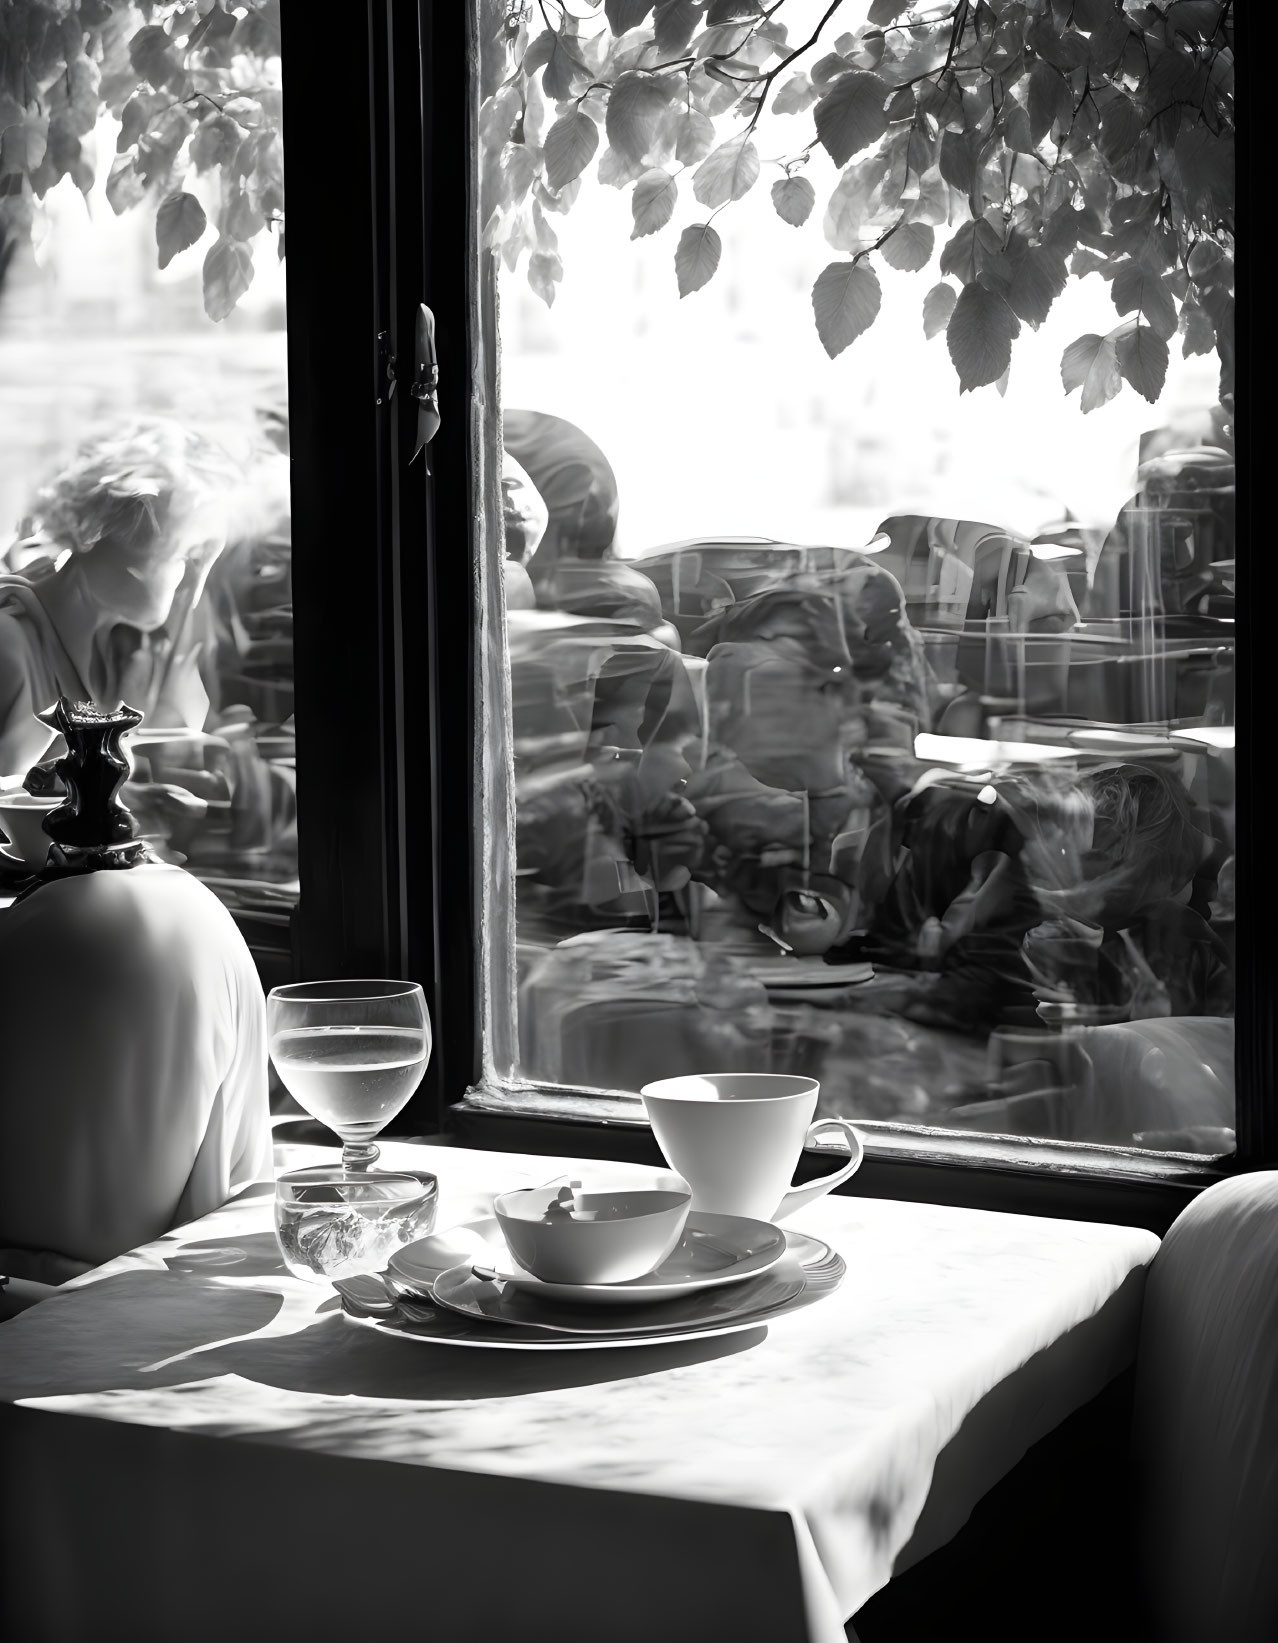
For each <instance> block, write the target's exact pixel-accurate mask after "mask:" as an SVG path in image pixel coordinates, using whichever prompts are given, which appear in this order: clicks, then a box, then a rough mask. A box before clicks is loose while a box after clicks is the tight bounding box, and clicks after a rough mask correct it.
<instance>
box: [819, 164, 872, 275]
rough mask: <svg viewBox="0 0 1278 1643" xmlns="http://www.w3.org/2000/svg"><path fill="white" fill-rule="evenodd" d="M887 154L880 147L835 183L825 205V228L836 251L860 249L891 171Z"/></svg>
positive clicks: (869, 235) (848, 169)
mask: <svg viewBox="0 0 1278 1643" xmlns="http://www.w3.org/2000/svg"><path fill="white" fill-rule="evenodd" d="M887 167H888V160H887V156H886V155H885V154H884V153H883V152H882V151H881V150H880V151H879V152H878V153H877V154H871V155H870V156H869V157H868V158H866V159H864V160H859V161H857V163H856V164H855V165H850V166H848V168H847V169H846V170H845V171H844V173H843V175H842V176H841V177H840V178H839V180H838V182H837V183H836V184H835V187H834V192H833V193H832V194H831V195H830V201H829V204H828V205H827V206H826V208H825V220H824V223H823V224H822V227H823V229H824V232H825V237H826V239H827V240H828V241H829V242H830V244H831V245H832V246H833V247H834V248H835V250H836V251H860V250H862V249H863V241H865V240H866V239H867V238H871V237H873V236H872V235H871V234H868V233H867V230H868V229H870V228H871V227H872V225H873V217H874V212H873V205H872V201H873V199H874V197H875V193H876V190H877V189H878V187H879V185H880V184H881V183H882V181H883V178H884V176H885V174H886V172H887Z"/></svg>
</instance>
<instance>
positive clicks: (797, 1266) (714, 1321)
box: [342, 1231, 847, 1352]
mask: <svg viewBox="0 0 1278 1643" xmlns="http://www.w3.org/2000/svg"><path fill="white" fill-rule="evenodd" d="M786 1243H787V1246H788V1248H787V1252H786V1256H785V1258H784V1260H782V1261H781V1262H779V1263H778V1264H777V1266H775V1267H774V1268H772V1270H771V1271H769V1272H766V1273H763V1274H761V1275H760V1276H759V1277H758V1278H755V1279H752V1280H750V1281H749V1282H748V1283H745V1284H742V1285H741V1286H740V1287H736V1286H734V1287H732V1288H729V1289H719V1290H711V1291H710V1292H709V1293H708V1294H704V1295H689V1296H687V1297H686V1298H685V1299H684V1300H682V1301H679V1302H676V1303H674V1309H675V1311H676V1312H677V1315H678V1318H679V1321H678V1322H676V1323H671V1322H669V1321H668V1320H669V1318H670V1316H671V1310H672V1309H671V1303H669V1302H667V1303H665V1304H663V1305H662V1306H660V1307H650V1308H645V1310H646V1311H647V1312H648V1313H649V1315H650V1318H651V1320H652V1321H651V1322H649V1323H647V1324H646V1325H645V1326H644V1332H643V1333H629V1332H626V1331H627V1330H628V1329H629V1327H630V1326H629V1323H627V1325H626V1326H625V1328H624V1329H622V1330H618V1329H611V1328H608V1327H607V1326H606V1325H605V1326H603V1327H598V1326H597V1327H596V1328H595V1330H594V1331H593V1332H591V1333H580V1334H578V1333H576V1332H575V1331H574V1332H572V1333H560V1332H559V1330H558V1328H557V1327H556V1326H555V1325H553V1324H547V1323H546V1322H540V1323H538V1324H535V1325H534V1324H529V1325H524V1324H519V1323H514V1322H510V1323H507V1322H504V1321H503V1322H499V1323H493V1322H490V1321H489V1320H488V1319H487V1318H485V1317H482V1316H478V1317H471V1316H468V1315H466V1314H465V1313H462V1312H456V1311H452V1310H450V1309H447V1308H445V1307H442V1306H434V1307H428V1306H427V1305H425V1304H424V1303H422V1302H417V1303H415V1304H414V1306H413V1317H412V1319H411V1321H409V1320H407V1319H405V1320H399V1319H386V1318H378V1317H368V1316H365V1315H363V1314H362V1313H361V1312H360V1311H359V1310H358V1309H357V1308H356V1307H355V1306H354V1305H353V1304H352V1303H351V1302H350V1301H348V1300H347V1299H346V1298H345V1297H343V1300H342V1310H343V1312H344V1314H345V1315H346V1317H347V1318H348V1319H349V1320H350V1322H351V1323H354V1324H359V1325H360V1326H361V1327H362V1328H364V1329H375V1330H377V1331H378V1332H379V1333H381V1334H383V1335H398V1336H399V1337H400V1338H401V1339H403V1340H408V1341H419V1342H422V1343H424V1344H425V1345H427V1346H471V1347H488V1348H493V1349H496V1350H498V1351H507V1352H510V1351H513V1352H564V1351H569V1352H571V1351H599V1350H602V1349H605V1348H609V1347H623V1346H659V1345H669V1344H670V1343H671V1342H672V1341H695V1340H702V1339H704V1338H706V1337H707V1336H711V1335H731V1334H736V1333H738V1332H739V1331H741V1330H745V1329H757V1328H758V1327H759V1326H760V1325H763V1324H768V1323H772V1322H773V1321H774V1320H775V1319H777V1318H780V1317H783V1316H784V1315H785V1314H786V1313H789V1312H795V1311H797V1310H798V1309H799V1308H800V1307H805V1306H811V1305H812V1303H813V1301H818V1300H820V1299H821V1297H822V1296H823V1295H828V1294H830V1293H831V1292H832V1291H833V1290H835V1289H837V1288H838V1286H839V1284H840V1283H841V1282H842V1279H843V1274H844V1273H845V1272H846V1271H847V1267H846V1266H845V1264H844V1261H843V1257H842V1256H841V1255H839V1254H837V1253H836V1252H835V1251H834V1250H832V1249H831V1248H830V1246H829V1245H828V1244H825V1243H822V1242H821V1240H820V1239H819V1238H809V1237H808V1236H807V1235H806V1234H805V1233H802V1232H793V1231H791V1232H787V1233H786ZM797 1279H801V1280H802V1282H796V1280H797ZM515 1302H517V1303H518V1304H520V1305H523V1306H527V1307H529V1308H530V1309H531V1315H536V1313H537V1307H536V1303H535V1302H532V1301H531V1300H530V1298H529V1297H528V1296H527V1295H519V1296H517V1297H514V1298H513V1301H512V1304H514V1303H515ZM554 1310H555V1312H556V1313H558V1312H560V1311H562V1309H561V1308H558V1307H557V1308H555V1309H554ZM548 1313H549V1309H545V1311H544V1312H543V1313H542V1316H543V1318H544V1317H546V1316H547V1315H548ZM659 1315H660V1316H661V1317H662V1319H663V1320H665V1321H662V1322H660V1323H658V1321H657V1319H658V1316H659Z"/></svg>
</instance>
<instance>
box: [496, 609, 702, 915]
mask: <svg viewBox="0 0 1278 1643" xmlns="http://www.w3.org/2000/svg"><path fill="white" fill-rule="evenodd" d="M509 639H510V658H511V681H512V703H513V714H514V724H513V729H514V743H515V780H516V801H517V816H518V820H517V859H518V864H519V871H520V874H521V892H522V894H523V903H524V906H526V907H527V908H528V910H529V912H530V913H531V911H532V909H533V908H534V907H536V908H537V909H538V910H539V911H540V912H541V914H543V915H544V916H545V917H546V918H548V919H549V920H550V921H551V923H552V924H554V925H556V926H557V927H558V928H559V930H560V933H563V932H564V931H567V930H571V929H588V928H592V927H594V926H596V925H598V924H600V923H623V924H624V923H629V922H637V923H639V924H641V925H647V926H651V924H652V923H653V922H654V921H655V918H656V916H657V907H656V900H657V898H658V897H659V896H660V895H661V894H663V893H673V892H674V891H676V890H682V889H684V888H685V887H686V885H687V883H688V881H689V878H690V871H689V868H690V864H691V863H693V862H695V861H696V859H697V858H698V857H699V855H700V849H701V838H702V834H703V831H704V829H703V828H702V827H701V825H700V824H699V823H698V821H697V819H696V816H695V814H694V813H693V811H692V807H691V805H689V804H688V802H687V800H686V799H685V798H684V797H683V796H682V788H683V785H684V783H685V782H686V780H687V778H688V776H689V774H690V773H691V770H692V768H693V766H694V765H695V764H697V763H699V762H700V758H701V748H702V723H701V712H700V708H699V705H698V696H697V691H696V688H695V686H694V684H693V682H692V680H691V678H690V676H689V673H688V669H687V668H686V667H685V666H684V663H683V659H682V658H681V657H680V656H679V655H678V654H677V652H674V651H672V650H671V649H670V648H669V647H668V646H667V645H664V644H662V643H661V642H660V640H658V639H655V638H653V637H651V636H650V635H648V634H645V633H637V632H635V631H634V630H633V629H632V628H630V627H629V626H628V625H626V624H623V623H617V622H607V621H591V620H589V619H587V618H584V617H580V616H572V615H564V614H560V613H552V612H549V611H517V612H512V613H511V615H510V617H509Z"/></svg>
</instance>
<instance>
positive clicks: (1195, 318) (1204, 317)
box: [1180, 302, 1216, 359]
mask: <svg viewBox="0 0 1278 1643" xmlns="http://www.w3.org/2000/svg"><path fill="white" fill-rule="evenodd" d="M1180 330H1181V334H1182V336H1183V337H1184V341H1183V342H1182V344H1181V353H1182V354H1183V355H1184V357H1185V358H1186V359H1189V358H1191V357H1192V356H1193V355H1194V354H1210V353H1211V351H1212V349H1213V348H1214V347H1215V346H1216V327H1215V326H1214V325H1213V324H1212V322H1211V316H1210V315H1209V314H1206V313H1204V312H1203V310H1202V309H1201V308H1200V307H1199V306H1198V304H1197V303H1196V302H1187V303H1186V304H1185V306H1184V307H1183V308H1182V309H1181V311H1180Z"/></svg>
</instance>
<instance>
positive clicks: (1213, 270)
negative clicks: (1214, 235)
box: [1188, 240, 1229, 285]
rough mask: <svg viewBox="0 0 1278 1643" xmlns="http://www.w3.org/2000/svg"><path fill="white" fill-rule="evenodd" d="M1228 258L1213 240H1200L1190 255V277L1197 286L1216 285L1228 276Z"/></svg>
mask: <svg viewBox="0 0 1278 1643" xmlns="http://www.w3.org/2000/svg"><path fill="white" fill-rule="evenodd" d="M1228 261H1229V260H1228V257H1227V256H1226V254H1225V252H1224V251H1223V250H1222V249H1221V247H1220V246H1218V245H1217V244H1216V243H1215V242H1214V241H1213V240H1199V242H1198V244H1197V245H1196V246H1195V247H1194V249H1193V250H1192V251H1191V252H1190V253H1189V265H1188V266H1189V277H1190V279H1191V280H1193V282H1194V284H1195V285H1212V284H1215V283H1216V282H1217V281H1218V280H1219V279H1221V277H1222V276H1227V271H1228Z"/></svg>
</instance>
